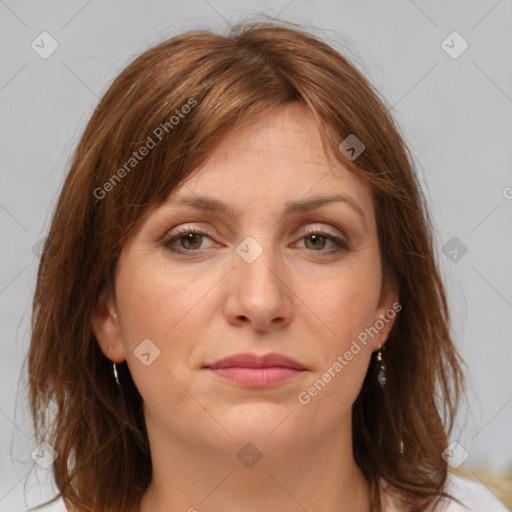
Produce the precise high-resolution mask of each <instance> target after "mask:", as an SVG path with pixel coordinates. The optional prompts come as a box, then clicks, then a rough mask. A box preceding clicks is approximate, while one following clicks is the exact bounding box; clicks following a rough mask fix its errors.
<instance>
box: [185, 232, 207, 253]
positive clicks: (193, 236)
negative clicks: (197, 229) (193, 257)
mask: <svg viewBox="0 0 512 512" xmlns="http://www.w3.org/2000/svg"><path fill="white" fill-rule="evenodd" d="M179 239H180V241H181V246H182V247H183V248H184V249H187V250H189V251H193V250H195V249H199V247H201V243H202V241H203V235H200V234H198V233H187V234H186V235H183V236H180V238H179Z"/></svg>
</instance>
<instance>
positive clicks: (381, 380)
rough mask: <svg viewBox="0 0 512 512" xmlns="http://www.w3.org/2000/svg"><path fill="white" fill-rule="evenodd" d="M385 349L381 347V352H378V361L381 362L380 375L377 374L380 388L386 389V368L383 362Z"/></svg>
mask: <svg viewBox="0 0 512 512" xmlns="http://www.w3.org/2000/svg"><path fill="white" fill-rule="evenodd" d="M383 350H384V348H383V347H382V346H381V345H379V351H378V352H377V361H378V362H379V373H378V374H377V380H378V381H379V384H380V387H381V388H384V386H385V385H386V367H385V366H384V363H383V361H382V351H383Z"/></svg>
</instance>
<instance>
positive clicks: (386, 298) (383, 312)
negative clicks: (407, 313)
mask: <svg viewBox="0 0 512 512" xmlns="http://www.w3.org/2000/svg"><path fill="white" fill-rule="evenodd" d="M399 299H400V298H399V296H398V291H397V286H396V283H395V281H394V279H392V278H390V277H389V276H386V277H385V278H384V279H383V283H382V287H381V292H380V297H379V303H378V305H377V309H376V311H375V320H374V326H375V328H376V329H377V330H378V331H379V333H378V334H377V335H376V336H374V337H373V343H374V347H373V348H374V350H378V349H379V345H384V343H386V340H387V339H388V336H389V333H390V331H391V329H392V327H393V325H394V323H395V320H396V317H397V315H398V312H399V311H400V310H401V309H402V305H401V304H400V302H399Z"/></svg>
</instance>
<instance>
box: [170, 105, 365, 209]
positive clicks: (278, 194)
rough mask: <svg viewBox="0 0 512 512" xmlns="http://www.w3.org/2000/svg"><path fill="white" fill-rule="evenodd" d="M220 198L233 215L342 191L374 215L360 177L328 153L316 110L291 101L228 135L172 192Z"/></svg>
mask: <svg viewBox="0 0 512 512" xmlns="http://www.w3.org/2000/svg"><path fill="white" fill-rule="evenodd" d="M194 194H196V195H201V196H209V197H212V196H213V197H215V198H218V199H219V200H221V201H224V202H226V203H229V204H230V205H232V207H233V213H238V214H241V213H242V212H243V211H250V210H251V207H252V206H255V205H256V204H266V205H268V206H269V207H273V206H274V205H275V206H276V207H277V206H279V207H282V205H284V204H285V203H290V202H292V201H298V200H301V199H307V198H309V197H314V196H319V195H334V194H342V195H344V196H348V197H349V198H351V199H352V200H353V201H354V202H356V203H358V204H359V205H360V207H361V208H362V209H363V210H365V211H366V212H367V215H368V214H369V215H370V216H371V217H373V213H374V212H373V201H372V198H371V192H370V190H369V187H368V185H367V184H366V183H364V181H363V180H362V178H360V177H359V176H357V175H356V174H355V173H353V172H351V171H350V170H349V169H347V168H346V167H345V166H343V165H342V164H341V163H340V162H333V161H332V160H330V159H329V158H328V156H327V155H326V154H325V151H324V147H323V144H322V140H321V136H320V132H319V130H318V128H317V124H316V120H315V118H314V115H313V113H312V112H311V111H310V110H309V109H308V108H307V107H305V106H303V105H300V104H292V105H289V106H287V107H283V108H281V109H279V110H276V111H274V112H272V113H269V114H267V115H264V116H263V117H261V118H260V119H259V120H258V121H257V122H255V123H254V124H251V125H250V126H247V127H244V128H242V129H239V130H234V131H233V132H231V133H230V134H229V135H227V136H226V137H225V138H224V139H223V140H222V141H221V142H220V143H219V144H218V145H217V146H216V148H215V149H214V150H213V151H212V153H211V155H210V157H209V158H208V159H207V160H206V161H205V162H204V163H203V164H202V165H201V166H200V167H199V168H197V169H196V170H195V171H194V172H193V173H192V174H191V176H190V177H189V178H188V179H187V180H186V181H185V182H184V183H183V184H182V185H181V186H180V187H178V188H177V189H176V190H175V191H174V192H173V194H172V195H171V198H170V199H171V200H173V199H180V198H184V197H186V196H190V195H194Z"/></svg>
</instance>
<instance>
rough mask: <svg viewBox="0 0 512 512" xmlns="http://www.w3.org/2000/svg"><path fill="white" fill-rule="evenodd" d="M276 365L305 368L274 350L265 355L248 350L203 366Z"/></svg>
mask: <svg viewBox="0 0 512 512" xmlns="http://www.w3.org/2000/svg"><path fill="white" fill-rule="evenodd" d="M276 366H280V367H282V368H293V369H295V370H306V368H305V367H304V366H303V365H302V364H300V363H299V362H297V361H295V359H292V358H291V357H288V356H285V355H283V354H276V353H275V352H272V353H270V354H265V355H257V354H251V353H249V352H246V353H244V354H235V355H232V356H229V357H225V358H224V359H219V360H218V361H215V362H214V363H210V364H207V365H205V368H210V369H212V370H218V369H221V368H233V367H243V368H274V367H276Z"/></svg>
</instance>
